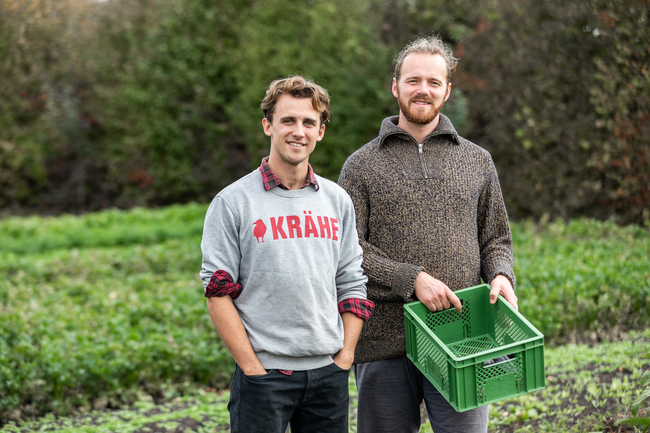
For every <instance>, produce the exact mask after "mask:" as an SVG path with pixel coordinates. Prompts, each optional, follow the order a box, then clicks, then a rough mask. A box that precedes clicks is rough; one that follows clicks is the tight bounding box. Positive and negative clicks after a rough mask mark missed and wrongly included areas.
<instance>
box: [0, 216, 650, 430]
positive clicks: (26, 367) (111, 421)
mask: <svg viewBox="0 0 650 433" xmlns="http://www.w3.org/2000/svg"><path fill="white" fill-rule="evenodd" d="M205 210H206V206H205V205H198V204H190V205H185V206H172V207H168V208H163V209H156V210H144V209H134V210H131V211H117V210H111V211H106V212H100V213H94V214H86V215H83V216H78V217H77V216H64V217H58V218H41V217H25V218H7V219H4V220H0V240H1V241H0V275H2V276H3V278H2V279H0V426H2V425H4V427H3V428H1V430H0V431H36V430H40V429H43V430H45V429H46V426H47V425H52V424H48V423H56V425H58V426H59V427H58V430H57V431H120V432H121V431H143V432H144V431H147V430H146V428H149V429H150V430H149V431H176V430H174V429H175V428H177V427H178V426H183V427H185V428H187V429H189V430H186V431H215V429H220V428H222V427H223V428H227V425H226V424H227V412H226V410H225V407H224V405H223V404H217V403H220V402H221V403H223V401H224V399H225V398H226V397H227V393H225V392H223V391H224V390H225V389H226V388H227V385H228V381H229V378H230V375H231V372H232V369H233V366H234V364H233V362H232V360H231V358H230V356H229V355H228V353H227V351H226V350H225V349H224V348H223V346H222V345H221V344H220V343H219V339H218V336H217V334H216V332H215V331H214V328H213V326H212V323H211V321H210V319H209V316H208V314H207V310H206V307H205V301H204V299H203V296H202V294H203V290H202V286H201V282H200V280H199V278H198V271H199V269H200V265H201V252H200V247H199V244H200V238H201V229H202V225H203V216H204V214H205ZM512 229H513V237H514V242H515V267H516V269H515V271H516V273H517V279H518V285H517V295H518V297H519V305H520V311H521V312H522V313H523V314H524V315H525V316H526V317H527V318H528V319H529V320H530V322H531V323H533V324H534V325H535V326H536V327H537V328H538V329H539V330H540V331H541V332H542V333H544V334H545V337H546V338H545V342H546V373H547V388H546V389H545V390H543V391H538V392H537V393H534V394H530V395H527V396H524V397H518V398H515V399H512V400H509V401H507V402H504V403H503V404H499V405H492V409H491V411H492V417H491V427H490V429H491V431H514V429H515V428H516V429H517V431H524V430H525V429H527V428H529V429H531V430H530V431H544V430H545V429H547V430H546V431H592V430H590V429H593V431H607V430H605V426H606V421H603V420H604V419H608V417H614V418H618V415H619V414H621V415H625V414H626V411H629V407H628V406H629V404H630V402H631V401H632V399H633V396H634V393H635V392H638V389H639V388H638V385H637V382H638V380H637V379H638V377H639V376H640V374H641V372H642V371H643V370H644V369H648V368H650V367H649V365H648V361H647V360H641V359H640V358H639V356H640V355H641V353H643V352H648V351H650V331H649V330H650V314H649V313H648V305H649V302H648V301H649V300H650V265H649V258H650V232H649V231H648V230H647V229H644V228H640V227H635V226H631V227H619V226H616V225H615V224H613V223H611V222H596V221H592V220H575V221H570V222H553V223H546V224H533V223H529V222H521V223H516V224H513V225H512ZM575 343H578V345H575ZM351 387H352V394H354V387H353V385H351ZM351 410H352V412H353V413H354V405H353V404H352V406H351ZM43 416H46V417H47V418H43ZM62 417H63V418H62ZM66 417H67V418H66ZM33 419H35V420H36V421H30V420H33ZM352 419H354V417H353V418H352ZM581 420H586V421H581ZM15 422H18V427H17V426H16V424H15ZM581 422H583V423H586V424H584V425H582V426H581V425H580V423H581ZM154 423H158V424H155V425H156V426H157V427H155V428H153V430H151V428H152V427H151V426H153V425H154ZM224 423H226V424H224ZM70 425H75V426H76V427H66V426H70ZM84 426H86V427H84ZM147 426H149V427H147ZM165 426H166V427H165ZM174 426H176V427H174ZM587 426H588V427H587ZM19 427H20V428H19ZM66 428H69V429H68V430H66ZM353 428H354V422H352V427H351V429H353ZM583 428H584V429H583ZM138 429H140V430H138ZM572 429H576V430H572ZM585 429H586V430H585ZM179 431H182V430H179ZM630 431H633V430H630Z"/></svg>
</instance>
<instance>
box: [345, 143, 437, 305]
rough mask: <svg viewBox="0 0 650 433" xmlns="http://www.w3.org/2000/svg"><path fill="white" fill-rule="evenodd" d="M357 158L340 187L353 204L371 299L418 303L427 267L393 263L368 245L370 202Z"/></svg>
mask: <svg viewBox="0 0 650 433" xmlns="http://www.w3.org/2000/svg"><path fill="white" fill-rule="evenodd" d="M354 157H355V155H352V156H351V157H350V158H348V161H346V163H345V164H344V166H343V169H342V171H341V174H340V176H339V185H341V187H343V189H345V190H346V191H347V192H348V194H349V195H350V197H351V198H352V202H353V203H354V211H355V214H356V223H357V233H358V236H359V244H360V245H361V248H362V249H363V264H362V267H363V270H364V273H365V274H366V276H367V277H368V280H369V282H372V283H374V284H369V285H368V297H369V298H372V299H376V300H396V299H400V300H403V301H405V302H411V301H415V300H416V298H415V294H414V292H415V279H416V278H417V276H418V274H419V273H420V272H421V271H424V270H425V269H424V267H422V266H417V265H412V264H409V263H402V262H398V261H395V260H392V259H390V258H389V257H388V255H387V254H386V253H385V252H384V251H382V250H381V249H379V248H378V247H377V246H375V245H373V244H372V243H370V242H369V241H368V233H369V225H368V220H369V216H370V200H369V194H368V180H367V179H366V177H365V176H366V173H367V172H366V171H365V170H364V169H363V168H361V167H359V166H358V164H356V162H355V158H354Z"/></svg>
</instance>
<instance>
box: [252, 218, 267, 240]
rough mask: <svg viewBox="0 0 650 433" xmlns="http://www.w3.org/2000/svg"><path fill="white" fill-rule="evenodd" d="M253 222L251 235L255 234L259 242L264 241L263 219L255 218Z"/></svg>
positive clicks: (264, 227) (264, 228) (264, 226)
mask: <svg viewBox="0 0 650 433" xmlns="http://www.w3.org/2000/svg"><path fill="white" fill-rule="evenodd" d="M253 224H254V225H255V228H254V229H253V235H255V238H256V239H257V243H258V244H259V243H260V242H264V234H265V233H266V225H265V224H264V221H262V220H257V221H255V222H254V223H253ZM260 239H261V241H260Z"/></svg>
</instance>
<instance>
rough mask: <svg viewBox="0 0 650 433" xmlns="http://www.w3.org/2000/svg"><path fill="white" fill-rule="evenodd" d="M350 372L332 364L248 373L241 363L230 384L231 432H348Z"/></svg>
mask: <svg viewBox="0 0 650 433" xmlns="http://www.w3.org/2000/svg"><path fill="white" fill-rule="evenodd" d="M349 376H350V372H349V371H348V370H343V369H341V368H339V367H338V366H337V365H336V364H334V363H332V364H330V365H328V366H326V367H322V368H318V369H315V370H307V371H294V372H293V374H292V375H291V376H288V375H286V374H282V373H280V372H279V371H278V370H270V371H269V372H268V373H267V374H264V375H261V376H246V375H245V374H244V373H243V372H242V371H241V369H240V368H239V366H237V369H236V370H235V375H234V376H233V379H232V384H231V386H230V402H229V403H228V410H229V411H230V431H231V433H285V431H286V429H287V425H288V424H289V423H290V424H291V432H292V433H301V432H303V433H304V432H309V433H312V432H313V433H318V432H323V433H339V432H340V433H347V431H348V405H349V394H348V377H349Z"/></svg>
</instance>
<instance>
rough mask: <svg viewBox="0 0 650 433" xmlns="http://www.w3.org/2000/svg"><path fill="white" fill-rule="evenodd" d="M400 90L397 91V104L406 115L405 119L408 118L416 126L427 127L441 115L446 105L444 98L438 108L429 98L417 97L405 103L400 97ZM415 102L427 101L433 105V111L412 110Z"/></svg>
mask: <svg viewBox="0 0 650 433" xmlns="http://www.w3.org/2000/svg"><path fill="white" fill-rule="evenodd" d="M400 96H401V95H400V93H399V89H398V90H397V104H398V105H399V109H400V110H401V111H402V114H404V117H406V120H408V121H409V122H411V123H415V124H416V125H427V124H429V123H431V122H432V121H433V119H435V118H436V117H437V116H438V114H440V111H441V110H442V106H443V105H445V100H444V98H443V100H442V102H441V103H440V105H438V106H436V105H435V103H434V102H433V101H432V100H431V99H430V98H428V97H426V98H425V97H417V96H416V97H415V98H413V99H411V100H410V101H404V100H402V98H401V97H400ZM415 100H420V101H423V100H425V101H427V102H428V103H430V104H431V109H430V110H426V109H418V108H411V103H412V102H413V101H415Z"/></svg>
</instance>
